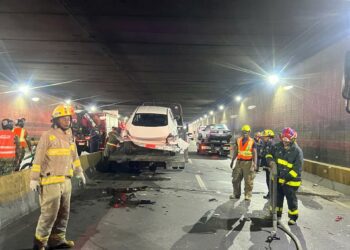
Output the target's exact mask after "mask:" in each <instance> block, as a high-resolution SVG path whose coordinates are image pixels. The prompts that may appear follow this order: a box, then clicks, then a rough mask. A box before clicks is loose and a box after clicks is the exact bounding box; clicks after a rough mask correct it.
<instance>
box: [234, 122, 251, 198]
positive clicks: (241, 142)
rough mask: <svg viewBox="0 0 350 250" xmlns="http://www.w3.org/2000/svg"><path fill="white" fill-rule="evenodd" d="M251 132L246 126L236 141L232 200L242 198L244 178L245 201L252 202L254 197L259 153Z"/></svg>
mask: <svg viewBox="0 0 350 250" xmlns="http://www.w3.org/2000/svg"><path fill="white" fill-rule="evenodd" d="M250 131H251V129H250V126H249V125H244V126H243V127H242V136H241V137H239V138H238V139H237V140H236V143H235V145H234V148H233V157H232V161H231V168H233V162H234V161H235V159H236V158H237V161H236V165H235V167H234V168H233V171H232V185H233V195H230V199H239V198H240V196H241V182H242V179H243V178H244V197H245V200H250V199H251V197H252V191H253V181H254V177H255V171H256V163H257V152H256V145H255V142H254V139H253V138H251V137H250V136H249V135H250Z"/></svg>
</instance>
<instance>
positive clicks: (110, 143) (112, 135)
mask: <svg viewBox="0 0 350 250" xmlns="http://www.w3.org/2000/svg"><path fill="white" fill-rule="evenodd" d="M120 134H121V128H117V127H112V131H111V132H109V133H108V137H107V139H106V147H105V150H104V157H107V158H108V157H109V156H110V154H111V153H113V152H114V151H115V150H116V149H117V148H118V147H119V143H120V142H121V141H122V139H121V137H120Z"/></svg>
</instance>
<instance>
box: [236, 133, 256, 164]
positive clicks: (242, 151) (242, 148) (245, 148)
mask: <svg viewBox="0 0 350 250" xmlns="http://www.w3.org/2000/svg"><path fill="white" fill-rule="evenodd" d="M253 146H254V139H252V138H250V137H248V139H247V140H246V142H245V143H244V144H243V137H240V138H238V139H237V147H238V148H237V150H238V153H237V160H245V161H249V160H252V159H253Z"/></svg>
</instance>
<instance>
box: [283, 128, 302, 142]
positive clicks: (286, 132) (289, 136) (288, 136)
mask: <svg viewBox="0 0 350 250" xmlns="http://www.w3.org/2000/svg"><path fill="white" fill-rule="evenodd" d="M297 136H298V134H297V132H296V131H295V130H294V129H292V128H284V129H283V130H282V133H281V140H282V141H286V142H290V141H294V140H295V139H296V138H297Z"/></svg>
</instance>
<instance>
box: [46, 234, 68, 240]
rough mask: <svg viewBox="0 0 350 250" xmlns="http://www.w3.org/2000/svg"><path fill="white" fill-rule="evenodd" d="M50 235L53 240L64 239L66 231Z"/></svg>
mask: <svg viewBox="0 0 350 250" xmlns="http://www.w3.org/2000/svg"><path fill="white" fill-rule="evenodd" d="M50 237H51V238H52V239H55V240H60V239H66V233H59V234H51V235H50Z"/></svg>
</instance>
